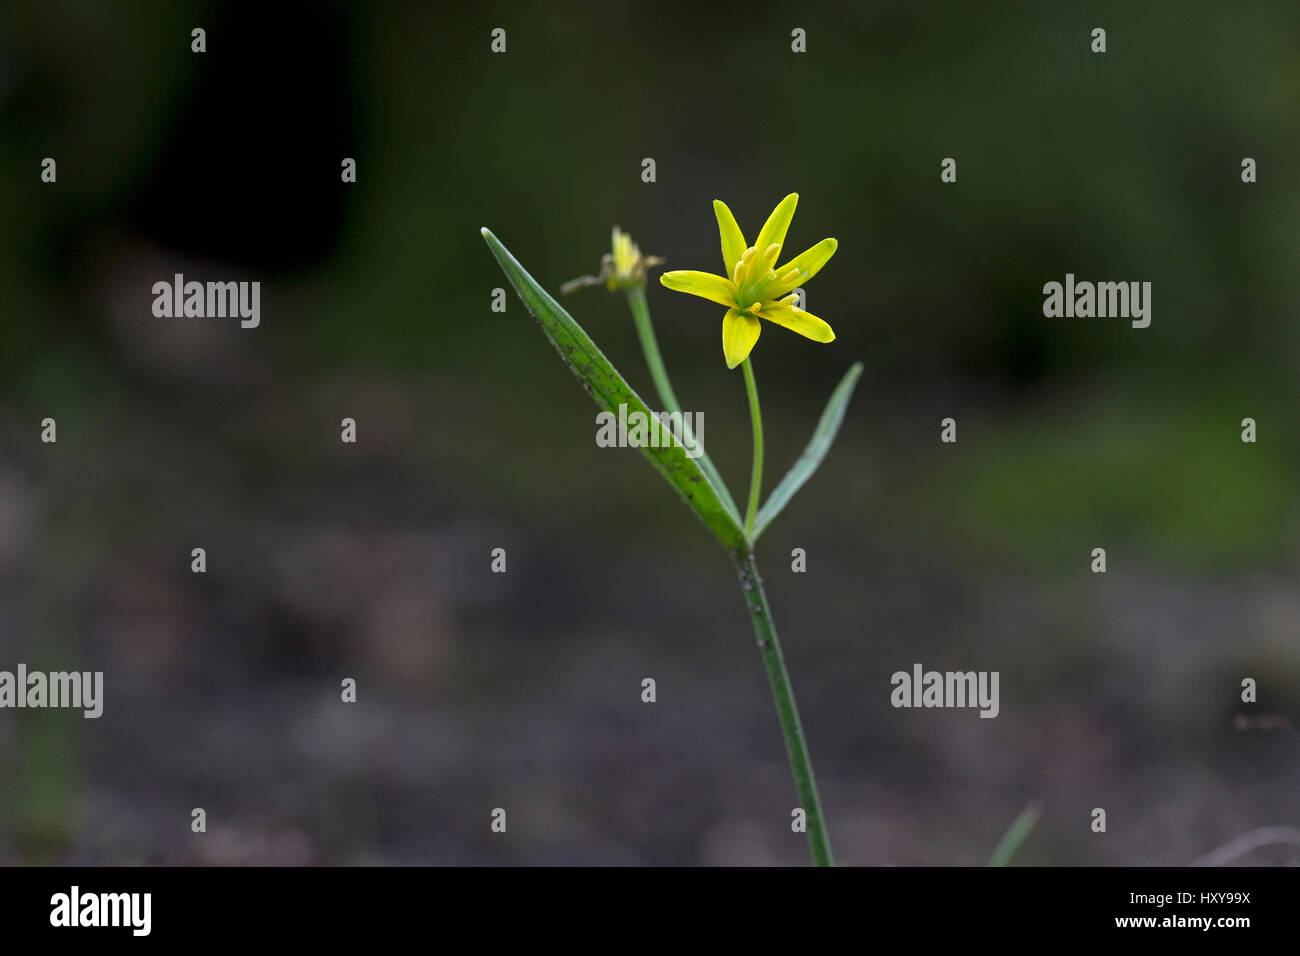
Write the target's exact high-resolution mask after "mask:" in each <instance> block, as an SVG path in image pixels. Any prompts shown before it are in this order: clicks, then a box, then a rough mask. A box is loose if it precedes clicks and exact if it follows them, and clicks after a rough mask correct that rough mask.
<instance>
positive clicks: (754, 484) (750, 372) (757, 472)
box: [743, 358, 763, 541]
mask: <svg viewBox="0 0 1300 956" xmlns="http://www.w3.org/2000/svg"><path fill="white" fill-rule="evenodd" d="M743 367H744V369H745V391H746V392H748V393H749V418H750V421H751V422H753V425H754V467H753V470H752V471H751V472H750V473H749V507H748V508H746V509H745V537H746V538H748V539H749V540H751V541H752V540H753V539H754V516H755V515H757V514H758V496H759V493H760V492H761V491H762V489H763V413H762V412H760V411H759V410H758V385H757V383H755V381H754V366H753V364H751V363H750V361H749V359H748V358H746V359H745V361H744V365H743Z"/></svg>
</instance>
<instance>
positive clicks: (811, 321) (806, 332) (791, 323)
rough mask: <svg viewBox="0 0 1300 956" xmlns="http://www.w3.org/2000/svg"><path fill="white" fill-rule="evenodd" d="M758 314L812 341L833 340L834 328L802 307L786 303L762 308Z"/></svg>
mask: <svg viewBox="0 0 1300 956" xmlns="http://www.w3.org/2000/svg"><path fill="white" fill-rule="evenodd" d="M759 315H761V316H762V317H763V318H765V319H767V320H768V321H769V322H775V323H776V324H777V325H783V326H785V327H786V328H787V329H789V330H790V331H791V332H798V333H799V334H800V335H802V336H803V337H804V338H806V339H812V340H813V341H814V342H834V341H835V332H834V330H833V329H831V327H830V326H829V325H827V324H826V323H825V322H823V321H822V320H821V319H819V318H817V316H815V315H813V314H812V313H811V312H804V311H803V310H802V309H796V308H792V307H791V306H788V305H778V306H773V307H771V308H767V309H764V310H763V311H762V312H760V313H759Z"/></svg>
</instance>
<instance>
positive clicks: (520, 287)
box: [483, 229, 748, 551]
mask: <svg viewBox="0 0 1300 956" xmlns="http://www.w3.org/2000/svg"><path fill="white" fill-rule="evenodd" d="M483 238H484V239H485V240H487V244H488V248H489V249H491V250H492V255H494V256H496V259H497V262H498V263H500V265H501V270H502V271H503V272H505V274H506V278H507V279H509V280H510V283H511V285H513V286H514V287H515V291H516V292H518V293H519V298H520V299H522V300H523V302H524V305H525V306H527V307H528V311H529V312H531V313H532V314H533V317H534V318H536V319H537V322H538V324H539V325H540V326H541V327H542V331H543V332H545V333H546V337H547V338H548V339H550V341H551V344H552V345H554V346H555V349H556V351H558V352H559V353H560V358H562V359H564V363H565V364H566V365H568V366H569V369H570V370H571V371H572V372H573V374H574V375H575V376H577V379H578V381H579V382H580V383H581V384H582V387H583V388H584V389H586V391H587V394H588V395H590V396H591V397H592V399H593V400H594V401H595V402H596V405H597V406H598V407H600V408H602V409H604V410H605V411H608V412H613V413H614V414H615V415H618V413H619V406H620V405H626V406H627V415H628V416H629V417H630V416H631V415H633V414H634V413H636V412H641V413H642V414H644V415H646V416H649V415H651V414H652V413H651V412H650V410H649V409H648V408H647V407H646V404H645V402H643V401H642V400H641V397H640V396H639V395H637V393H636V392H635V391H633V390H632V386H630V385H628V383H627V382H626V381H625V380H624V378H623V376H622V375H620V374H619V373H618V370H617V369H616V368H614V366H613V365H611V364H610V361H609V359H607V358H605V356H604V354H603V353H602V352H601V351H600V349H599V348H597V347H596V343H595V342H593V341H592V340H591V337H590V336H589V335H587V333H586V332H585V331H583V328H582V326H580V325H579V324H578V323H577V322H576V321H574V319H573V316H571V315H569V313H568V312H566V311H565V310H564V308H563V307H562V306H561V305H560V304H559V303H558V302H556V301H555V300H554V299H553V298H551V296H550V295H549V294H548V293H547V292H546V290H545V289H543V288H542V287H541V286H540V285H538V283H537V280H536V279H534V278H533V277H532V276H530V275H529V274H528V272H527V271H526V270H525V269H524V267H523V266H521V265H520V264H519V261H518V260H517V259H515V257H514V256H512V255H511V254H510V250H508V249H507V248H506V247H505V246H503V245H502V244H501V241H500V240H499V239H497V237H496V236H494V235H492V233H491V231H490V230H488V229H484V230H483ZM641 451H642V452H643V453H644V454H645V456H646V458H648V459H650V463H651V464H652V465H654V466H655V469H656V470H657V471H658V472H659V473H660V474H661V475H663V476H664V478H665V479H666V480H667V481H668V483H669V484H670V485H672V486H673V488H674V489H676V491H677V493H678V494H679V495H681V497H682V500H683V501H685V502H686V503H687V504H688V505H689V506H690V507H691V509H692V510H693V511H694V512H695V513H696V514H697V515H699V516H700V519H701V520H702V521H703V522H704V523H705V524H706V525H707V526H708V528H709V530H710V531H712V532H713V534H714V536H715V537H716V538H717V539H718V540H719V541H721V542H722V544H723V546H724V547H726V548H728V549H730V550H733V551H734V550H740V551H745V550H748V548H747V545H746V543H745V535H744V532H743V531H742V530H741V528H740V525H739V524H738V523H737V522H736V521H735V520H734V519H733V518H732V517H731V515H730V514H728V512H727V509H726V507H725V506H724V505H723V504H722V501H721V500H720V499H719V497H718V492H717V489H715V488H714V487H713V485H712V483H711V482H710V481H709V479H708V476H707V475H705V473H704V472H703V471H702V470H701V469H700V466H699V463H698V459H693V458H688V457H687V456H686V451H685V449H683V448H682V447H681V446H680V445H677V444H673V445H670V446H668V447H661V448H651V447H648V446H647V447H643V448H642V449H641Z"/></svg>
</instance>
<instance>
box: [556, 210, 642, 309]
mask: <svg viewBox="0 0 1300 956" xmlns="http://www.w3.org/2000/svg"><path fill="white" fill-rule="evenodd" d="M611 247H612V248H611V251H610V252H607V253H605V255H604V256H602V257H601V260H600V275H594V276H582V277H581V278H578V279H572V280H570V281H568V282H566V283H564V285H562V286H560V292H562V293H563V294H564V295H568V294H569V293H570V292H573V291H574V290H576V289H581V288H583V287H584V286H589V285H599V284H600V283H602V282H604V283H605V288H607V289H609V291H610V292H615V291H617V290H619V289H630V288H635V287H636V286H641V285H645V273H646V270H647V269H649V268H650V267H651V266H657V265H660V264H661V263H662V262H663V260H662V259H660V258H659V257H658V256H643V255H641V250H640V249H639V248H637V244H636V243H635V242H633V241H632V237H631V236H629V235H628V234H627V233H626V232H624V231H623V230H622V229H620V228H618V226H615V227H614V236H613V239H612V241H611Z"/></svg>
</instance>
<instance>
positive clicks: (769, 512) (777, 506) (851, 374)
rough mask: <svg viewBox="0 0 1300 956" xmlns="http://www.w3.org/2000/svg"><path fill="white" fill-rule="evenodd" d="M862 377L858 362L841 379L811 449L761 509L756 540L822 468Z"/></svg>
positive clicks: (860, 366)
mask: <svg viewBox="0 0 1300 956" xmlns="http://www.w3.org/2000/svg"><path fill="white" fill-rule="evenodd" d="M861 377H862V363H861V362H855V363H854V365H853V367H852V368H851V369H849V370H848V372H846V373H845V375H844V378H842V379H840V384H839V385H837V386H836V388H835V391H834V392H832V393H831V399H830V401H829V402H827V403H826V410H825V411H824V412H822V417H821V421H819V422H818V423H817V430H816V431H815V432H813V437H812V440H811V441H810V442H808V447H807V448H805V449H804V450H803V454H802V455H800V456H799V460H798V461H796V462H795V463H794V467H792V468H791V469H790V470H789V471H788V472H786V474H785V477H784V478H782V479H781V483H780V484H779V485H777V486H776V489H775V490H774V491H773V492H772V494H771V496H770V497H768V499H767V501H766V503H764V505H763V507H761V508H759V509H758V516H757V517H756V518H755V519H754V540H755V541H757V540H758V536H759V535H760V534H762V533H763V529H764V528H766V527H767V526H768V525H769V524H771V523H772V519H773V518H775V517H776V516H777V515H779V514H780V513H781V511H782V509H783V508H785V506H786V505H788V504H789V503H790V499H791V498H793V497H794V494H795V492H796V491H798V490H799V489H800V488H802V487H803V485H804V482H806V481H807V480H808V479H809V478H811V477H812V476H813V472H815V471H816V470H817V469H818V468H819V467H821V463H822V459H823V458H825V457H826V453H827V452H828V451H830V449H831V444H832V443H833V442H834V441H835V436H836V434H837V433H838V432H839V430H840V424H841V423H842V422H843V421H844V411H845V409H846V408H847V407H848V404H849V398H850V397H851V396H852V395H853V389H854V387H855V386H856V385H857V384H858V379H859V378H861Z"/></svg>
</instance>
